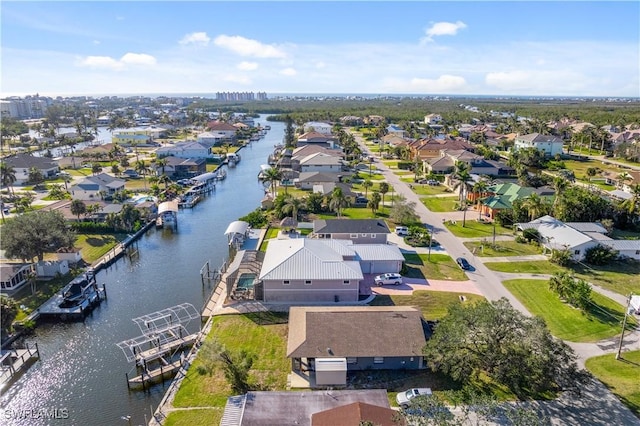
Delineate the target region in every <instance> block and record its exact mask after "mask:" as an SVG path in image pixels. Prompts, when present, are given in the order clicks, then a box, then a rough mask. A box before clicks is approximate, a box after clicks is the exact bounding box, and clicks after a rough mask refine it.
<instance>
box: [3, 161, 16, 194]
mask: <svg viewBox="0 0 640 426" xmlns="http://www.w3.org/2000/svg"><path fill="white" fill-rule="evenodd" d="M0 175H1V176H2V184H3V185H4V186H6V187H7V188H9V190H11V194H13V195H15V192H14V191H13V184H14V183H15V182H16V180H17V179H16V171H15V169H14V168H13V167H11V166H10V165H8V164H7V163H5V162H4V161H3V162H2V163H0Z"/></svg>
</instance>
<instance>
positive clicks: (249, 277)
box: [237, 272, 256, 289]
mask: <svg viewBox="0 0 640 426" xmlns="http://www.w3.org/2000/svg"><path fill="white" fill-rule="evenodd" d="M255 280H256V274H252V273H246V272H245V273H244V274H240V277H238V284H237V288H247V289H249V288H253V284H254V281H255Z"/></svg>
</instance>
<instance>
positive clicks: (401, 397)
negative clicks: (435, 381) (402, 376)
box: [396, 388, 431, 408]
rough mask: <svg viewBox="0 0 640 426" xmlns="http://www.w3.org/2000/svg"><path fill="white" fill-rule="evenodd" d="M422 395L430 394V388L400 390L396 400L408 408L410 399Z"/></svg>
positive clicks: (401, 405)
mask: <svg viewBox="0 0 640 426" xmlns="http://www.w3.org/2000/svg"><path fill="white" fill-rule="evenodd" d="M422 395H431V388H413V389H408V390H406V391H403V392H400V393H398V395H396V402H397V403H398V405H399V406H400V407H402V408H409V404H410V403H411V400H412V399H413V398H415V397H416V396H422Z"/></svg>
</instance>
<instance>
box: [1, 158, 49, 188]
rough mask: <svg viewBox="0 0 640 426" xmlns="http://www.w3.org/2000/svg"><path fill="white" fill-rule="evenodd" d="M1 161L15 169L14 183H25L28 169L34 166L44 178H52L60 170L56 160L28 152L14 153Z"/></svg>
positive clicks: (27, 178)
mask: <svg viewBox="0 0 640 426" xmlns="http://www.w3.org/2000/svg"><path fill="white" fill-rule="evenodd" d="M2 161H3V162H4V163H5V164H7V165H8V166H11V167H13V170H14V171H15V176H16V181H15V185H25V184H26V183H27V182H28V181H29V170H31V169H32V168H35V169H37V170H39V171H40V173H42V176H44V177H45V178H53V177H55V175H56V173H58V172H59V171H60V167H59V166H58V162H57V161H55V160H52V159H50V158H47V157H34V156H33V155H29V154H16V155H12V156H9V157H5V158H3V159H2Z"/></svg>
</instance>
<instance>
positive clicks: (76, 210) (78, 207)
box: [70, 200, 87, 222]
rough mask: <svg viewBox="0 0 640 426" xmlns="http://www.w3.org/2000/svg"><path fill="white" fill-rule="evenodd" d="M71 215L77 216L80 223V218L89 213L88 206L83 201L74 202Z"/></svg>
mask: <svg viewBox="0 0 640 426" xmlns="http://www.w3.org/2000/svg"><path fill="white" fill-rule="evenodd" d="M70 210H71V214H73V215H75V216H77V218H78V222H80V216H82V215H83V214H85V213H86V212H87V205H86V204H85V202H84V201H82V200H73V201H72V202H71V206H70Z"/></svg>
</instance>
